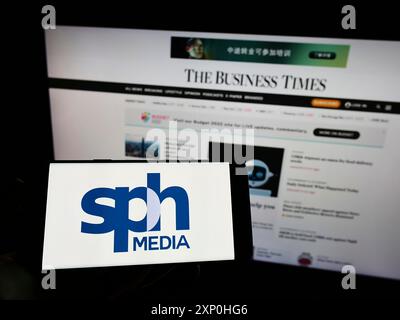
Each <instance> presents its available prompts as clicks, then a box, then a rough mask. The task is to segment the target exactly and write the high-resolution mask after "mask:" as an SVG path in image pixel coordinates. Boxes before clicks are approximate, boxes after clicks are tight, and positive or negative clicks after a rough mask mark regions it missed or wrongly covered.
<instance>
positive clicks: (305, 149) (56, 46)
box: [46, 26, 400, 279]
mask: <svg viewBox="0 0 400 320" xmlns="http://www.w3.org/2000/svg"><path fill="white" fill-rule="evenodd" d="M46 48H47V49H46V50H47V64H48V75H49V86H50V89H49V90H50V104H51V119H52V130H53V143H54V153H55V158H56V160H70V159H74V160H81V159H82V160H91V159H125V160H126V159H131V160H132V159H143V158H145V157H146V155H147V154H149V151H151V152H152V154H153V155H156V156H157V154H158V153H163V154H164V155H165V157H167V158H170V159H171V158H179V159H207V158H208V154H207V152H208V149H207V148H200V151H199V148H198V143H197V142H196V141H195V139H188V135H187V134H186V135H185V134H181V133H182V131H180V130H185V129H188V128H190V129H191V130H192V131H193V132H197V133H200V132H202V130H209V129H218V130H219V131H218V132H222V133H223V132H230V131H231V130H235V129H241V130H246V129H252V130H254V131H253V132H254V140H253V141H252V142H251V144H252V145H254V147H255V148H254V161H253V162H252V166H253V167H254V170H253V174H252V175H249V186H250V199H251V214H252V224H253V242H254V259H255V260H259V261H265V262H276V263H283V264H291V265H298V266H304V267H313V268H319V269H326V270H336V271H339V270H341V268H342V267H343V266H344V265H349V264H350V265H353V266H355V268H356V270H357V272H358V273H361V274H366V275H373V276H380V277H387V278H397V279H400V251H399V250H398V244H399V243H400V235H399V233H398V228H399V226H400V212H399V208H400V197H399V190H400V173H399V171H398V170H397V168H398V163H400V148H399V142H398V139H399V137H400V116H399V114H400V90H399V83H400V76H399V70H400V60H399V59H398V57H399V55H400V44H399V43H398V42H390V41H370V40H349V39H327V38H326V39H325V38H301V37H286V36H285V37H281V36H259V35H238V34H216V33H196V32H190V33H189V32H174V31H149V30H132V29H102V28H83V27H59V26H57V29H56V30H51V31H47V32H46ZM155 128H157V129H162V130H163V132H165V141H164V143H163V144H160V142H159V141H158V140H157V141H156V140H155V139H151V138H149V131H150V130H154V129H155ZM224 130H226V131H224ZM209 140H210V141H212V140H213V138H212V135H211V136H210V139H209ZM207 142H208V141H206V144H207ZM232 142H235V141H232ZM199 143H201V144H204V140H202V141H201V142H199ZM241 143H243V144H245V143H246V141H241Z"/></svg>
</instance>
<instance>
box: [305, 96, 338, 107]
mask: <svg viewBox="0 0 400 320" xmlns="http://www.w3.org/2000/svg"><path fill="white" fill-rule="evenodd" d="M311 106H313V107H319V108H332V109H338V108H340V100H336V99H321V98H314V99H312V100H311Z"/></svg>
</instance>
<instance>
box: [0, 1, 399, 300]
mask: <svg viewBox="0 0 400 320" xmlns="http://www.w3.org/2000/svg"><path fill="white" fill-rule="evenodd" d="M45 4H52V5H54V6H55V7H56V10H57V20H56V23H57V24H58V25H62V24H69V25H81V26H104V27H121V28H144V29H153V28H154V29H164V30H186V31H206V32H228V33H250V34H276V35H294V36H315V37H337V38H356V39H378V40H399V38H400V37H399V33H400V32H399V27H398V21H397V20H398V19H397V17H396V16H395V15H396V13H397V10H396V8H395V4H390V2H387V3H384V2H382V1H381V2H379V3H378V4H377V3H374V4H367V3H366V2H365V1H364V2H363V4H362V5H361V3H360V4H356V3H355V4H354V5H355V7H356V10H357V29H356V30H343V29H342V28H341V18H342V14H341V8H342V6H343V5H345V4H348V3H340V2H338V3H327V2H326V1H325V2H315V3H312V2H302V3H296V4H294V3H291V2H285V3H283V4H281V5H279V4H277V3H273V2H271V1H268V2H265V4H264V5H262V6H261V5H260V3H259V2H257V3H256V2H255V3H251V2H249V1H246V2H245V3H239V2H232V1H230V2H227V3H226V4H224V3H218V4H217V3H216V1H214V2H211V3H207V2H205V1H202V2H193V3H192V5H191V4H189V3H185V2H179V3H177V4H175V5H173V4H172V3H171V2H168V3H167V4H165V3H164V4H162V3H158V2H151V3H149V4H148V5H144V4H139V3H138V2H136V1H132V2H129V5H128V2H117V1H112V2H108V1H106V2H104V3H103V2H98V1H96V2H94V1H93V2H91V1H88V2H85V3H82V1H80V2H74V1H68V2H63V3H61V2H59V1H51V2H35V3H33V1H32V3H26V4H25V3H24V4H21V3H15V4H10V3H5V4H2V9H3V15H2V18H3V19H2V21H1V22H2V24H3V26H2V54H3V59H2V71H3V72H2V75H3V81H2V87H3V90H2V103H1V106H2V120H3V125H2V129H3V132H4V133H3V135H2V136H3V141H5V148H2V157H3V159H2V160H3V163H4V164H3V171H4V172H5V174H4V176H5V177H6V180H5V182H4V183H3V187H4V191H3V206H2V209H1V214H0V254H2V255H3V256H2V257H1V260H0V270H1V271H2V272H3V275H0V288H1V286H3V287H4V286H5V285H6V284H8V285H10V283H11V289H10V287H9V288H8V290H7V295H5V296H4V295H3V296H0V298H39V299H53V300H54V299H57V298H72V299H73V298H108V299H117V298H130V297H131V296H137V297H141V298H144V299H147V301H148V302H149V303H158V302H161V301H163V300H165V299H166V297H168V298H169V299H170V300H173V301H181V302H184V301H191V302H200V301H206V300H207V301H211V302H213V303H222V302H227V301H229V302H232V301H235V302H237V303H246V302H249V301H254V300H259V301H264V300H265V299H272V298H282V299H288V298H292V299H301V298H303V299H304V298H322V299H324V298H328V299H331V298H345V299H353V298H384V299H386V298H398V297H399V292H400V291H399V282H397V281H391V280H388V279H379V278H374V277H365V276H357V290H353V291H350V290H347V291H345V290H343V289H342V288H341V279H342V275H341V274H339V273H335V272H329V271H320V270H312V269H306V268H299V267H290V266H282V265H276V264H266V263H255V262H254V263H250V262H249V263H240V264H232V263H225V262H224V263H210V264H205V265H201V266H199V265H197V264H187V265H179V266H173V268H170V266H154V267H149V268H147V267H129V268H128V267H127V268H125V267H121V268H117V270H116V272H117V273H118V274H119V275H120V276H119V277H118V278H114V277H113V275H114V274H115V272H114V271H115V270H114V269H111V268H110V269H107V270H105V269H94V270H93V269H88V270H73V271H70V272H69V273H68V275H66V276H64V275H63V272H60V276H58V271H57V290H53V291H44V290H42V289H41V288H40V281H41V278H42V274H41V273H40V271H41V270H40V269H41V254H42V252H41V250H42V240H43V227H44V213H45V199H46V186H47V170H48V163H49V162H50V161H51V160H52V159H53V150H52V138H51V127H50V112H49V99H48V91H47V70H46V60H45V50H44V38H43V30H42V28H41V19H42V16H43V15H42V14H41V8H42V6H43V5H45ZM217 5H218V7H216V6H217ZM382 263H385V262H384V261H382ZM4 272H5V273H4ZM75 275H76V277H75ZM74 279H75V280H74ZM77 279H79V281H78V280H77ZM82 279H84V280H82ZM6 280H7V281H6ZM5 283H6V284H5ZM195 299H197V300H195ZM194 300H195V301H194Z"/></svg>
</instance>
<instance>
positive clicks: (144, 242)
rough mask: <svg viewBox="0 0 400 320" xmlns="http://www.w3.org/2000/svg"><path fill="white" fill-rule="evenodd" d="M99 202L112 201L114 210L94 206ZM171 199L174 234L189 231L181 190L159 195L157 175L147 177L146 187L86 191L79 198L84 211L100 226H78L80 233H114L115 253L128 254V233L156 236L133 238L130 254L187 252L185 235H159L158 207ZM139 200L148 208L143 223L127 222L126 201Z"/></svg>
mask: <svg viewBox="0 0 400 320" xmlns="http://www.w3.org/2000/svg"><path fill="white" fill-rule="evenodd" d="M100 198H110V199H113V200H114V201H115V206H114V207H111V206H107V205H104V204H99V203H97V202H96V200H97V199H100ZM167 198H171V199H173V200H174V201H175V223H176V230H189V198H188V194H187V192H186V191H185V189H183V188H182V187H178V186H170V187H168V188H166V189H164V190H162V191H160V174H159V173H148V174H147V187H136V188H133V189H132V190H129V187H116V188H115V189H111V188H95V189H92V190H90V191H88V192H87V193H86V194H85V195H84V196H83V198H82V202H81V206H82V209H83V211H85V212H86V213H87V214H89V215H92V216H97V217H100V218H103V219H104V221H103V222H102V223H97V224H94V223H88V222H82V223H81V232H82V233H89V234H101V233H108V232H111V231H114V252H127V251H128V241H129V237H128V233H129V231H132V232H137V233H142V232H156V235H154V236H153V235H152V236H144V237H133V251H137V250H139V249H142V250H146V251H147V250H166V249H180V248H187V249H189V248H190V246H189V243H188V241H187V239H186V237H185V235H180V236H175V235H171V236H170V235H162V234H160V229H161V203H162V202H163V201H164V200H165V199H167ZM133 199H142V200H143V201H144V202H145V203H146V206H147V213H146V215H145V217H144V218H143V219H142V220H139V221H133V220H131V219H129V201H131V200H133Z"/></svg>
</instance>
